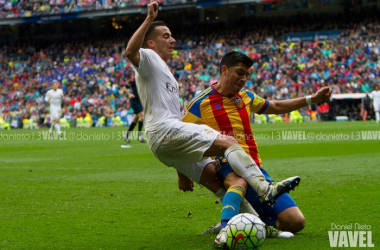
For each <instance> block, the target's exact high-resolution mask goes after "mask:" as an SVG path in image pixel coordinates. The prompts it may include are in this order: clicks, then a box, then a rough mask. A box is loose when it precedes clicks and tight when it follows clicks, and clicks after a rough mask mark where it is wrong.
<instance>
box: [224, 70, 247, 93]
mask: <svg viewBox="0 0 380 250" xmlns="http://www.w3.org/2000/svg"><path fill="white" fill-rule="evenodd" d="M223 67H225V68H224V69H223ZM223 67H222V71H223V75H224V76H225V80H224V81H223V83H224V84H225V85H226V86H224V87H225V88H226V89H228V91H229V93H230V95H236V94H237V93H239V91H240V90H241V89H242V88H243V87H244V85H245V82H246V81H247V77H248V75H249V68H250V67H249V66H247V65H246V64H244V63H238V64H237V65H235V66H232V67H229V68H228V67H227V66H225V65H224V66H223Z"/></svg>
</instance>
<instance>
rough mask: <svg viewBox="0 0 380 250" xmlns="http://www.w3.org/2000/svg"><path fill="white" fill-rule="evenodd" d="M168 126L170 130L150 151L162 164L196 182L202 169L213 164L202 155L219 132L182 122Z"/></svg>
mask: <svg viewBox="0 0 380 250" xmlns="http://www.w3.org/2000/svg"><path fill="white" fill-rule="evenodd" d="M170 125H171V129H170V130H169V131H168V132H167V133H165V134H164V135H162V136H160V138H159V139H157V140H156V142H155V143H154V145H153V146H152V148H151V150H152V152H153V154H154V155H155V156H156V157H157V158H158V159H159V160H160V161H161V162H162V163H164V164H165V165H167V166H169V167H174V168H176V169H177V170H178V171H180V172H181V173H183V174H185V175H186V176H188V177H189V178H191V179H193V180H194V181H196V182H198V181H199V178H200V176H201V174H202V171H203V168H204V167H205V166H206V165H207V164H208V163H210V162H213V160H211V159H209V158H205V157H204V156H203V154H204V152H205V151H206V150H208V149H209V148H210V147H211V145H212V144H213V143H214V141H215V139H216V137H217V136H218V135H219V132H218V131H216V130H214V129H212V128H210V127H208V126H206V125H197V124H193V123H186V122H182V121H176V122H175V123H174V124H170Z"/></svg>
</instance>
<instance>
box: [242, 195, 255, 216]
mask: <svg viewBox="0 0 380 250" xmlns="http://www.w3.org/2000/svg"><path fill="white" fill-rule="evenodd" d="M240 213H249V214H253V215H256V216H257V217H259V214H258V213H257V212H256V210H255V209H254V208H253V207H252V206H251V204H250V203H249V202H248V201H247V200H246V199H245V198H242V199H241V203H240Z"/></svg>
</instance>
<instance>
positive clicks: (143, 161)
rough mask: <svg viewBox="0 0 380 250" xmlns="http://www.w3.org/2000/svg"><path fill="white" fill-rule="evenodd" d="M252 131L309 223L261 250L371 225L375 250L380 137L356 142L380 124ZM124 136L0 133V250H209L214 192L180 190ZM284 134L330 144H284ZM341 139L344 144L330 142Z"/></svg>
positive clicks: (316, 243)
mask: <svg viewBox="0 0 380 250" xmlns="http://www.w3.org/2000/svg"><path fill="white" fill-rule="evenodd" d="M253 128H254V131H256V136H257V138H258V140H257V142H258V145H259V149H260V154H261V157H262V159H263V165H264V167H265V168H266V170H267V171H268V172H269V173H270V174H271V176H272V177H273V178H274V179H283V178H286V177H289V176H293V175H300V176H301V177H302V181H301V184H300V187H299V188H297V189H296V191H295V192H292V193H291V195H292V197H293V198H294V200H295V201H296V202H297V203H298V205H299V207H300V209H301V210H302V211H303V213H304V215H305V217H306V228H305V229H304V230H303V231H302V232H301V233H299V234H297V235H296V237H295V238H293V239H288V240H282V239H267V240H266V242H265V244H264V245H263V247H262V248H261V249H263V250H265V249H297V250H298V249H330V246H329V239H328V231H329V230H331V225H332V223H334V224H336V225H346V224H350V223H360V224H366V225H370V226H371V227H372V228H371V231H372V238H373V239H372V242H373V243H374V244H375V248H376V247H378V246H380V240H379V237H380V226H379V224H378V222H379V221H380V215H379V210H380V202H379V197H380V192H379V188H378V186H379V183H380V182H379V179H380V178H379V177H380V173H379V172H380V168H379V159H380V138H378V139H377V140H363V138H361V137H360V136H361V134H360V133H361V131H379V130H380V125H378V124H375V123H373V122H366V123H364V122H342V123H306V124H268V125H253ZM122 130H126V128H102V129H70V130H66V132H67V135H68V133H71V134H70V135H71V136H72V135H75V136H76V138H77V139H75V140H42V132H46V131H47V130H32V131H30V130H11V131H4V130H2V131H0V135H1V138H2V139H0V249H37V250H40V249H128V250H129V249H165V250H171V249H173V250H176V249H184V250H195V249H212V246H213V239H214V236H211V235H202V234H200V233H201V232H202V231H203V230H204V229H206V228H208V227H209V226H211V225H213V224H215V223H216V222H218V221H219V218H220V210H221V206H220V204H218V205H216V204H215V203H214V201H215V198H214V196H213V195H212V194H211V192H209V191H208V190H206V189H204V188H202V189H201V188H199V187H198V186H197V187H196V189H195V190H194V192H192V193H183V192H181V191H179V190H178V188H177V177H176V173H175V171H174V170H173V169H172V168H167V167H165V166H164V165H162V164H161V163H159V162H158V160H156V159H155V158H154V156H153V155H152V153H151V152H150V150H149V148H148V146H147V145H146V144H142V143H139V142H138V141H133V142H132V143H131V145H132V148H121V147H120V146H121V144H123V142H122V140H121V132H122ZM282 131H305V133H309V132H312V133H315V134H318V133H321V134H322V135H324V136H330V138H328V139H326V140H317V139H309V140H295V139H294V138H289V137H287V140H284V138H282V135H283V134H282ZM73 133H74V134H73ZM379 133H380V132H379ZM339 134H341V135H344V136H348V135H349V138H344V139H345V140H338V139H336V138H335V139H334V137H333V136H335V137H337V135H339ZM16 135H18V136H22V137H18V138H15V136H16ZM89 135H91V136H92V137H95V136H98V138H89ZM259 137H260V138H259ZM81 138H83V140H79V139H81ZM263 138H264V139H263ZM84 139H86V140H84ZM289 139H291V140H289ZM189 212H190V213H191V215H190V213H189Z"/></svg>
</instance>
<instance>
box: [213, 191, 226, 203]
mask: <svg viewBox="0 0 380 250" xmlns="http://www.w3.org/2000/svg"><path fill="white" fill-rule="evenodd" d="M226 192H227V191H226V190H225V189H224V188H221V189H219V191H218V192H216V193H215V196H216V198H218V200H219V201H220V203H223V198H224V195H225V194H226Z"/></svg>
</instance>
